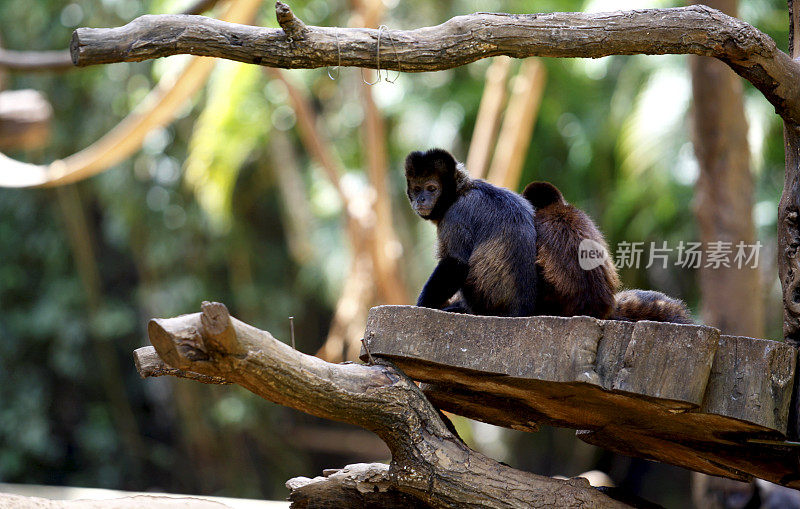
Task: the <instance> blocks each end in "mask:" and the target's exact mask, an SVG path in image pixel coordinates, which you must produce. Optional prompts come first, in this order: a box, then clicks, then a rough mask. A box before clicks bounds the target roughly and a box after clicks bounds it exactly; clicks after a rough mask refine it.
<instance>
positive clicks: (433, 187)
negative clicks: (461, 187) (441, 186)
mask: <svg viewBox="0 0 800 509" xmlns="http://www.w3.org/2000/svg"><path fill="white" fill-rule="evenodd" d="M428 192H429V193H433V192H436V186H433V185H431V186H428Z"/></svg>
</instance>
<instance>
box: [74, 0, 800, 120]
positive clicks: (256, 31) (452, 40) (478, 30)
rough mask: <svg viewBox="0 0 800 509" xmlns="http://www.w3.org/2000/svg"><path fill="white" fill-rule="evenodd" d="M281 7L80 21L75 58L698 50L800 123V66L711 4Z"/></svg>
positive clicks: (255, 59) (316, 59)
mask: <svg viewBox="0 0 800 509" xmlns="http://www.w3.org/2000/svg"><path fill="white" fill-rule="evenodd" d="M276 7H277V14H278V22H279V23H280V24H281V27H282V28H262V27H253V26H246V25H237V24H233V23H225V22H222V21H218V20H214V19H210V18H204V17H198V16H176V15H173V16H170V15H149V16H142V17H139V18H137V19H135V20H133V21H131V22H130V23H128V24H127V25H125V26H123V27H119V28H79V29H77V30H76V31H75V32H74V33H73V36H72V41H71V43H70V50H71V52H72V61H73V63H75V65H79V66H84V65H94V64H107V63H112V62H122V61H139V60H146V59H149V58H157V57H163V56H168V55H175V54H181V53H189V54H193V55H201V56H213V57H221V58H227V59H231V60H237V61H240V62H248V63H253V64H260V65H265V66H269V67H283V68H287V69H299V68H317V67H325V66H334V65H338V64H341V65H342V66H345V67H367V68H372V69H377V68H381V69H392V70H397V71H404V72H423V71H437V70H442V69H450V68H452V67H458V66H461V65H465V64H468V63H470V62H474V61H475V60H479V59H481V58H487V57H492V56H497V55H508V56H511V57H515V58H525V57H530V56H549V57H588V58H597V57H602V56H607V55H632V54H648V55H662V54H668V53H672V54H696V55H705V56H712V57H716V58H719V59H720V60H722V61H724V62H725V63H726V64H728V65H730V66H731V67H732V68H733V69H734V70H735V71H736V73H737V74H739V75H741V76H743V77H744V78H745V79H747V80H749V81H750V82H752V83H753V85H755V86H756V88H758V89H759V90H761V92H762V93H763V94H764V96H765V97H766V98H767V99H768V100H769V101H770V102H771V103H772V104H773V105H774V106H775V108H776V110H777V112H778V113H779V114H780V115H781V116H783V117H784V118H791V119H794V120H796V121H800V83H798V80H796V79H795V77H796V76H797V74H798V72H800V64H798V63H797V62H794V61H792V59H791V58H789V56H788V55H786V54H785V53H783V52H782V51H780V50H778V49H777V47H776V46H775V42H774V41H773V40H772V39H771V38H770V37H769V36H767V35H766V34H764V33H762V32H760V31H759V30H757V29H755V28H754V27H752V26H751V25H749V24H747V23H745V22H743V21H741V20H738V19H736V18H731V17H730V16H726V15H725V14H722V13H721V12H719V11H716V10H714V9H710V8H708V7H704V6H691V7H678V8H672V9H642V10H636V11H617V12H610V13H598V14H585V13H549V14H515V15H510V14H490V13H476V14H471V15H468V16H457V17H455V18H452V19H450V20H448V21H447V22H445V23H443V24H441V25H438V26H435V27H426V28H420V29H417V30H374V29H364V28H324V27H314V26H307V25H305V24H304V23H303V22H302V21H300V20H299V19H297V18H296V17H295V16H294V15H293V14H292V12H291V10H290V9H289V7H288V6H286V5H285V4H283V3H281V2H277V4H276ZM379 47H380V52H379V51H378V48H379ZM340 55H341V62H340V58H339V56H340Z"/></svg>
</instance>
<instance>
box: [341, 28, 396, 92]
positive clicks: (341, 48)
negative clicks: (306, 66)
mask: <svg viewBox="0 0 800 509" xmlns="http://www.w3.org/2000/svg"><path fill="white" fill-rule="evenodd" d="M333 35H335V36H336V53H338V55H339V63H337V64H336V78H338V77H339V68H340V67H341V66H342V47H341V45H340V43H339V31H338V30H337V31H335V32H334V33H333ZM328 77H329V78H330V79H331V81H336V78H334V77H333V76H331V68H330V66H329V67H328ZM395 79H397V78H395Z"/></svg>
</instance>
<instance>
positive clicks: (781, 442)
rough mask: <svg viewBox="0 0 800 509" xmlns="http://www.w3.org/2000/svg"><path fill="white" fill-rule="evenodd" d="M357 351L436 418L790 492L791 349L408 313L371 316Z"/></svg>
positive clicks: (797, 457)
mask: <svg viewBox="0 0 800 509" xmlns="http://www.w3.org/2000/svg"><path fill="white" fill-rule="evenodd" d="M364 339H365V344H366V346H367V348H368V349H369V351H370V353H371V354H372V355H373V356H375V357H378V356H380V357H385V358H388V359H390V360H392V361H393V362H394V363H395V364H396V365H397V366H398V367H399V368H401V369H402V370H403V371H405V372H406V373H407V374H408V375H409V376H410V377H411V378H413V379H415V380H418V381H420V382H424V384H423V390H424V392H425V394H426V395H427V397H428V398H429V399H430V400H431V401H432V402H433V403H434V404H435V405H436V406H438V407H440V408H442V409H443V410H447V411H449V412H452V413H456V414H460V415H464V416H467V417H471V418H473V419H477V420H480V421H484V422H488V423H491V424H496V425H500V426H506V427H509V428H514V429H520V430H525V431H536V430H537V429H538V425H539V424H540V423H544V424H549V425H554V426H560V427H567V428H574V429H577V430H579V431H578V432H577V435H578V437H579V438H581V439H582V440H584V441H586V442H589V443H592V444H595V445H598V446H600V447H603V448H606V449H610V450H613V451H617V452H620V453H623V454H627V455H631V456H638V457H642V458H647V459H652V460H657V461H663V462H665V463H671V464H673V465H678V466H682V467H686V468H689V469H692V470H696V471H699V472H705V473H708V474H712V475H720V476H725V477H730V478H733V479H740V480H747V479H750V478H752V477H754V476H755V477H760V478H762V479H766V480H769V481H772V482H776V483H779V484H783V485H787V486H791V487H794V488H800V444H797V443H793V442H787V441H786V440H785V432H786V426H787V420H788V413H789V403H790V399H791V391H792V387H793V380H794V374H795V365H796V359H797V351H796V349H795V348H794V347H792V346H790V345H787V344H784V343H781V342H777V341H770V340H764V339H753V338H744V337H736V336H725V335H720V332H719V330H717V329H715V328H713V327H705V326H700V325H679V324H666V323H656V322H636V323H630V322H617V321H613V320H596V319H594V318H589V317H573V318H562V317H548V316H542V317H530V318H497V317H485V316H468V315H459V314H453V313H446V312H443V311H436V310H431V309H425V308H418V307H414V306H379V307H376V308H373V309H372V310H370V314H369V318H368V320H367V329H366V333H365V338H364ZM362 358H364V359H366V354H365V352H362Z"/></svg>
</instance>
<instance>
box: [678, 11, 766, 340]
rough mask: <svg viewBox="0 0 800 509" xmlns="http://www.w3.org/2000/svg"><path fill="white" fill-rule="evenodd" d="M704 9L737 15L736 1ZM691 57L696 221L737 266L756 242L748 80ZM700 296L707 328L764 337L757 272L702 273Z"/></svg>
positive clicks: (733, 268)
mask: <svg viewBox="0 0 800 509" xmlns="http://www.w3.org/2000/svg"><path fill="white" fill-rule="evenodd" d="M693 3H694V2H693ZM697 3H699V2H697ZM702 3H705V4H707V5H708V6H710V7H713V8H716V9H719V10H721V11H723V12H725V13H726V14H729V15H731V16H736V0H704V1H703V2H702ZM689 58H690V63H691V70H692V89H693V95H694V108H693V119H694V122H693V124H694V125H693V135H694V149H695V154H696V155H697V159H698V162H699V164H700V175H699V177H698V179H697V184H696V188H695V207H694V213H695V218H696V220H697V224H698V225H699V228H700V240H701V241H702V242H703V243H704V246H708V244H707V243H709V242H716V241H722V242H730V243H731V244H730V246H731V248H732V251H733V255H732V256H731V262H733V256H735V253H736V245H737V244H738V243H739V242H743V243H744V244H745V245H752V244H754V243H755V241H756V235H755V227H754V225H753V216H752V209H753V179H752V176H751V174H750V150H749V148H748V144H747V122H746V120H745V116H744V104H743V99H742V82H741V80H740V79H739V77H738V76H736V75H735V74H734V73H733V71H731V70H730V68H728V67H727V66H726V65H725V64H723V63H722V62H720V61H719V60H715V59H712V58H708V57H698V56H690V57H689ZM700 291H701V295H702V305H701V315H702V318H703V321H704V322H705V323H706V324H708V325H713V326H715V327H718V328H720V329H721V330H722V331H723V332H724V333H725V334H736V335H741V336H751V337H761V336H762V335H763V329H764V309H763V300H762V298H761V285H760V282H759V272H758V269H757V268H752V267H745V266H743V267H741V268H739V267H737V266H736V264H735V263H731V266H730V267H728V268H725V267H720V268H718V269H713V268H705V267H704V268H702V269H701V270H700ZM733 296H738V298H732V297H733ZM744 296H747V297H746V298H744Z"/></svg>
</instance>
